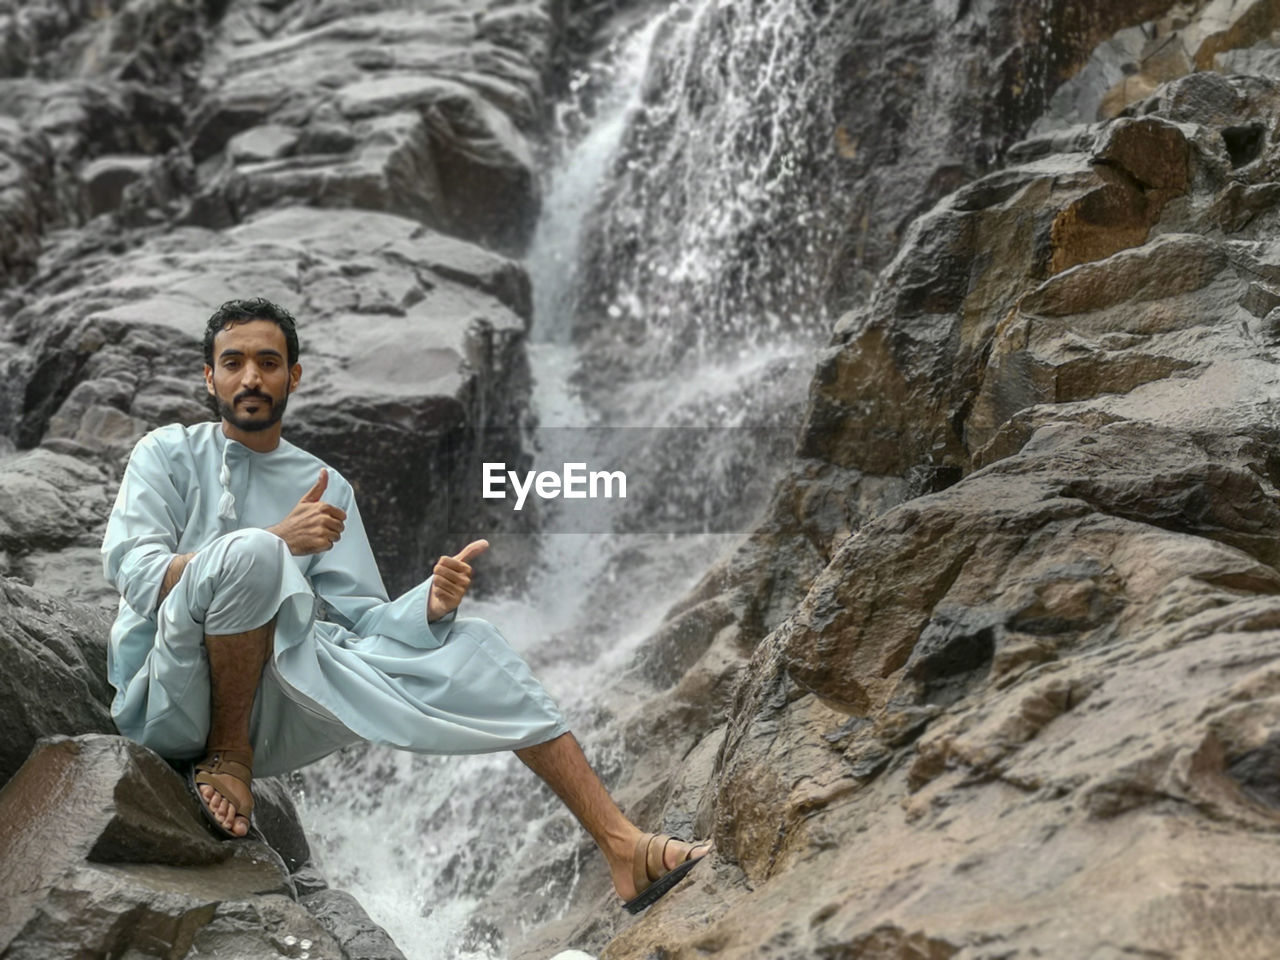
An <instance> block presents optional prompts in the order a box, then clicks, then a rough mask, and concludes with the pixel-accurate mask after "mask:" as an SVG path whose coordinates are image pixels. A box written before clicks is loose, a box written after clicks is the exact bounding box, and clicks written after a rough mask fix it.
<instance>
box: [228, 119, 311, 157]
mask: <svg viewBox="0 0 1280 960" xmlns="http://www.w3.org/2000/svg"><path fill="white" fill-rule="evenodd" d="M300 139H301V138H300V137H299V135H298V131H297V130H294V129H293V128H292V127H285V126H281V125H280V124H278V123H267V124H263V125H262V126H260V127H251V128H250V129H248V130H245V131H243V132H242V133H237V134H236V135H235V136H234V137H232V138H231V139H230V140H229V141H228V143H227V152H228V153H230V154H231V159H232V160H234V161H235V162H236V163H246V162H247V163H253V162H260V161H263V160H276V159H279V158H280V157H283V156H285V155H287V154H288V153H290V152H291V151H292V150H293V149H294V148H295V147H297V145H298V141H299V140H300Z"/></svg>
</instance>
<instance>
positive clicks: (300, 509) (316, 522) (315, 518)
mask: <svg viewBox="0 0 1280 960" xmlns="http://www.w3.org/2000/svg"><path fill="white" fill-rule="evenodd" d="M328 485H329V471H328V470H321V471H320V479H319V480H317V481H316V483H315V486H313V487H312V488H311V489H310V490H308V491H307V492H306V493H304V494H303V495H302V499H301V500H299V501H298V505H297V506H296V507H294V508H293V509H292V510H291V511H289V515H288V516H287V517H285V518H284V519H283V520H281V521H280V522H279V523H277V524H276V525H275V526H273V527H267V530H268V531H270V532H271V533H274V534H275V535H276V536H277V537H279V538H280V539H281V540H283V541H284V542H285V543H287V544H288V545H289V552H290V553H291V554H293V555H294V556H295V557H301V556H305V555H306V554H309V553H323V552H324V551H326V550H329V549H331V548H332V547H333V545H334V543H336V542H337V540H338V538H339V537H341V536H342V531H343V529H344V528H345V526H346V525H345V524H344V523H343V521H344V520H346V519H347V512H346V511H345V510H342V509H341V508H339V507H335V506H334V505H333V504H331V503H321V501H320V498H321V497H322V496H323V495H324V490H325V487H327V486H328Z"/></svg>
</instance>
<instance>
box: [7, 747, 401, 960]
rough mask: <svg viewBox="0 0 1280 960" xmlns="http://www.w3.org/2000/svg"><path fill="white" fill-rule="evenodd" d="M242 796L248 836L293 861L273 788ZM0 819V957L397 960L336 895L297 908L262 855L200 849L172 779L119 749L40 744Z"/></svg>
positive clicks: (160, 767) (292, 827) (289, 885)
mask: <svg viewBox="0 0 1280 960" xmlns="http://www.w3.org/2000/svg"><path fill="white" fill-rule="evenodd" d="M254 791H255V793H256V794H257V796H258V799H259V806H258V808H257V810H256V812H255V826H256V827H258V828H259V829H261V830H262V832H263V833H264V834H266V835H267V838H268V840H269V841H270V842H272V843H275V842H278V841H279V840H281V839H283V840H284V841H285V842H284V844H283V848H284V849H285V850H286V851H289V850H290V849H291V850H292V853H293V854H295V855H302V854H303V853H304V852H305V848H306V842H305V839H302V837H301V828H300V827H299V826H298V824H297V822H296V815H295V813H294V811H293V807H292V804H291V802H289V800H288V795H287V791H285V789H284V787H283V785H282V784H280V783H279V782H278V781H273V780H270V779H268V780H259V781H255V784H254ZM0 817H2V818H3V825H0V891H2V892H3V897H2V898H0V950H3V951H4V952H5V955H6V956H11V957H15V958H23V960H26V958H30V960H35V958H38V957H47V956H62V955H70V954H71V953H74V952H76V951H77V950H79V951H84V950H89V951H93V952H94V953H95V954H101V955H108V954H110V955H112V956H135V955H137V956H140V955H142V954H144V953H145V954H146V955H147V956H151V955H153V954H154V953H155V951H156V950H157V949H162V950H164V951H165V952H166V955H172V956H186V955H187V954H188V951H190V952H191V953H192V954H195V953H206V954H209V955H215V956H237V957H263V958H269V957H277V956H282V955H283V956H301V955H304V954H305V955H308V956H311V957H316V958H322V960H324V958H327V960H354V958H357V957H360V958H364V957H370V958H372V957H400V956H402V955H401V954H400V953H399V951H398V950H397V949H396V948H395V945H394V944H393V943H392V942H391V940H390V938H389V937H388V936H387V935H386V934H385V933H384V932H383V931H382V930H381V929H380V928H378V927H377V926H375V925H374V924H373V923H372V922H371V921H370V920H369V919H368V917H366V916H365V915H364V913H363V911H362V910H360V908H359V906H358V905H356V904H355V903H354V901H352V900H351V898H350V897H349V895H346V894H343V893H341V892H339V891H324V892H322V893H316V892H313V890H312V889H311V888H314V887H315V886H316V884H317V883H318V881H316V880H314V879H313V880H312V881H311V888H307V889H308V890H309V892H308V893H307V895H306V896H305V897H304V901H305V902H304V903H299V902H297V899H296V895H295V892H294V887H293V882H292V881H291V879H290V878H289V875H288V872H287V869H286V867H285V864H284V863H283V862H282V861H281V859H280V856H279V855H278V854H277V853H276V851H275V850H273V849H272V848H271V847H269V846H267V844H265V843H262V842H260V841H258V840H256V839H253V840H249V839H246V840H242V841H236V842H225V841H222V840H218V839H214V837H213V836H212V835H211V833H210V832H209V830H208V829H207V828H206V825H205V822H204V819H203V817H202V816H201V814H200V813H199V811H198V809H197V807H196V801H195V799H194V798H193V797H192V796H191V794H190V792H189V791H188V789H187V786H186V784H185V783H183V782H182V779H181V777H179V776H178V774H176V773H175V772H174V771H173V770H172V768H170V767H169V765H168V764H166V763H165V762H164V761H162V760H161V759H160V758H159V757H157V756H156V755H155V754H154V753H152V752H151V751H149V750H147V749H145V748H144V747H141V746H139V745H137V744H135V743H133V742H131V741H129V740H125V739H123V738H121V737H114V736H110V737H104V736H82V737H75V738H66V737H55V738H51V739H46V740H42V741H41V742H40V744H39V745H38V746H37V748H36V750H35V751H34V752H33V753H32V755H31V757H30V759H29V760H28V761H27V763H26V764H24V765H23V767H22V769H21V770H20V771H19V772H18V774H17V775H16V776H15V777H14V778H13V779H12V780H11V781H10V782H9V783H8V784H7V785H6V786H5V787H4V789H3V790H0ZM290 820H292V822H287V821H290ZM288 855H289V853H288V852H286V856H288ZM330 929H332V930H334V931H336V933H337V934H338V935H339V936H341V937H342V938H343V940H342V943H339V941H338V940H337V939H335V936H334V935H332V934H331V933H330V932H329V930H330Z"/></svg>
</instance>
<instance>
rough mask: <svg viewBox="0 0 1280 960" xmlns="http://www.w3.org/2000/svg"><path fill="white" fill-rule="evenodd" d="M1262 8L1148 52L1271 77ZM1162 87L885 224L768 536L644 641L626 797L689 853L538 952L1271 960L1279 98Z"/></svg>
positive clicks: (1216, 84)
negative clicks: (644, 894)
mask: <svg viewBox="0 0 1280 960" xmlns="http://www.w3.org/2000/svg"><path fill="white" fill-rule="evenodd" d="M1264 6H1268V5H1250V4H1234V5H1232V4H1204V5H1198V6H1196V7H1195V9H1191V8H1190V7H1188V11H1187V16H1186V17H1185V18H1183V19H1182V20H1180V21H1179V23H1180V26H1177V27H1176V28H1175V27H1173V26H1170V25H1168V24H1166V26H1167V27H1168V28H1169V29H1170V30H1175V32H1176V31H1181V33H1179V34H1178V35H1179V36H1180V37H1184V38H1185V43H1186V44H1189V45H1193V44H1194V43H1200V44H1201V45H1202V46H1201V47H1197V48H1196V49H1201V48H1202V47H1203V44H1204V43H1208V42H1209V41H1207V40H1203V38H1202V39H1201V40H1195V37H1197V36H1200V35H1201V34H1205V33H1206V31H1207V32H1208V35H1216V34H1214V33H1213V30H1210V27H1211V26H1212V25H1213V24H1218V25H1219V26H1221V25H1223V24H1225V25H1226V26H1225V27H1223V28H1222V29H1223V31H1225V34H1224V35H1226V36H1227V37H1228V40H1220V41H1213V42H1214V43H1216V42H1230V43H1232V44H1237V45H1239V46H1240V47H1241V48H1248V49H1249V50H1250V51H1251V53H1250V57H1252V58H1253V59H1250V60H1248V61H1245V60H1244V59H1243V58H1239V57H1232V58H1229V61H1228V62H1230V63H1232V64H1241V63H1244V62H1249V63H1253V62H1255V61H1256V62H1259V63H1265V62H1269V61H1267V60H1266V58H1265V57H1263V56H1262V55H1261V53H1260V51H1261V50H1262V49H1264V48H1265V47H1266V41H1265V35H1266V31H1264V32H1263V34H1262V35H1254V36H1252V37H1249V36H1244V35H1243V34H1242V33H1241V32H1239V31H1235V28H1234V27H1231V24H1235V23H1238V22H1243V19H1247V17H1249V16H1261V15H1262V14H1261V13H1259V10H1261V9H1262V8H1263V7H1264ZM1228 8H1230V9H1228ZM1224 11H1225V12H1224ZM1250 11H1252V12H1250ZM1264 12H1265V11H1264ZM1228 14H1229V15H1228ZM1197 18H1199V19H1197ZM1214 18H1216V19H1214ZM1242 18H1243V19H1242ZM1162 29H1163V28H1162ZM1216 29H1218V28H1217V27H1214V30H1216ZM1268 29H1269V28H1268ZM1120 39H1121V41H1124V38H1123V37H1121V38H1120ZM1113 42H1120V41H1114V39H1113V40H1112V41H1108V43H1113ZM1125 42H1127V41H1125ZM1179 42H1180V43H1181V42H1183V41H1182V40H1180V41H1179ZM1255 43H1256V44H1257V45H1256V46H1255ZM1104 47H1105V44H1104ZM1104 52H1105V51H1104ZM1099 55H1101V54H1099ZM1217 56H1220V57H1221V56H1222V55H1221V54H1217ZM1202 59H1203V58H1202ZM1219 62H1221V61H1219ZM1187 72H1188V71H1186V70H1183V71H1181V72H1180V73H1174V74H1173V75H1172V78H1171V82H1168V83H1165V84H1163V85H1160V84H1156V85H1154V86H1152V87H1151V88H1150V89H1148V90H1146V91H1145V92H1144V93H1143V95H1142V96H1141V97H1132V98H1130V99H1128V100H1126V101H1125V102H1124V104H1121V107H1119V108H1117V109H1116V110H1115V111H1114V112H1113V113H1112V114H1109V115H1107V116H1114V119H1103V121H1102V122H1094V121H1095V119H1096V118H1095V117H1092V116H1090V117H1089V118H1088V121H1089V122H1088V123H1087V124H1082V125H1078V126H1076V127H1074V128H1071V129H1069V130H1067V129H1062V128H1061V127H1060V126H1055V123H1056V122H1055V123H1049V122H1046V125H1045V128H1044V129H1041V130H1037V131H1036V132H1035V133H1034V134H1033V136H1032V137H1031V138H1030V139H1028V140H1027V141H1025V142H1023V143H1021V144H1018V145H1016V146H1014V147H1013V148H1012V149H1011V150H1010V151H1009V156H1010V158H1011V161H1012V162H1010V163H1009V164H1008V165H1006V166H1005V167H1004V168H1003V169H1001V170H998V171H996V172H994V173H991V174H989V175H987V176H985V177H982V178H980V179H977V180H975V181H974V182H972V183H969V184H967V185H965V186H963V187H961V188H960V189H959V190H957V191H955V192H954V193H952V194H950V195H949V196H947V197H945V198H944V199H942V200H941V201H940V202H939V203H937V204H936V205H935V206H934V207H933V208H932V209H930V210H929V211H927V212H926V213H924V214H923V215H922V216H921V217H919V218H918V219H916V220H915V221H914V222H913V223H912V224H911V225H910V226H909V228H907V229H906V231H905V235H904V239H903V242H902V246H901V249H900V250H899V251H898V252H897V254H896V256H894V258H893V260H892V261H891V262H890V263H889V264H888V265H887V266H886V268H885V269H884V271H883V272H882V274H881V275H880V277H879V280H878V281H877V284H876V287H875V289H874V291H873V292H872V295H871V297H870V298H869V301H868V303H867V304H866V305H865V306H863V307H860V308H859V309H857V310H856V311H854V312H851V313H849V314H847V315H846V316H844V317H843V318H842V319H841V320H840V321H839V323H838V325H837V327H836V331H835V335H834V337H833V340H832V342H831V344H830V346H829V347H828V348H827V350H826V351H825V352H824V354H823V356H822V357H821V359H820V362H819V365H818V369H817V373H816V376H815V379H814V382H813V384H812V387H811V391H810V399H809V407H808V411H807V415H806V424H805V427H804V429H803V430H802V433H801V437H800V442H799V445H798V452H797V460H796V463H795V464H794V466H793V469H792V472H791V475H790V477H789V478H788V479H787V480H785V481H784V482H783V484H782V485H781V486H780V488H779V490H778V491H777V493H776V495H775V499H774V503H773V505H772V507H771V510H770V514H769V516H768V518H767V520H766V523H765V524H764V525H763V526H762V527H761V529H760V530H759V531H758V532H757V533H756V534H755V535H754V536H753V537H751V538H749V539H748V540H747V541H746V543H744V545H743V546H742V548H741V549H740V550H739V551H738V552H737V553H736V554H735V555H734V556H732V557H730V558H729V559H727V560H726V561H724V562H723V563H722V564H721V565H720V566H719V567H718V568H717V569H716V570H714V571H713V572H712V573H711V574H710V575H709V576H708V577H707V578H706V579H705V580H704V581H703V583H702V584H701V585H700V586H699V587H698V589H697V590H696V591H695V592H694V593H693V594H692V595H691V596H690V597H688V598H686V599H685V600H683V601H681V602H680V603H679V604H677V606H676V608H675V609H674V610H673V612H672V614H671V615H670V616H669V619H668V622H667V625H666V626H665V627H664V629H663V631H662V632H660V633H659V634H658V635H657V636H656V637H655V638H654V639H653V641H652V649H650V650H647V651H645V652H643V653H642V654H641V659H642V660H644V661H645V662H647V663H650V664H652V665H653V666H655V667H656V668H658V669H657V670H656V671H654V672H651V673H650V674H649V680H650V682H653V683H654V684H655V685H657V686H661V684H662V683H663V682H664V681H663V679H660V677H665V683H666V684H667V686H666V688H665V690H664V692H663V693H662V694H661V696H660V697H659V699H658V700H656V701H650V702H648V703H646V704H644V706H643V707H641V708H640V709H637V710H636V712H635V728H636V732H637V743H636V749H637V750H639V759H638V760H637V761H636V762H635V765H634V767H633V771H632V773H631V777H630V779H629V781H628V786H627V787H625V788H624V790H623V793H624V796H627V797H628V798H629V801H630V803H631V807H629V809H635V810H638V811H643V815H645V816H649V817H660V818H665V822H666V823H667V824H668V825H670V826H676V827H680V828H686V827H687V828H689V829H691V830H692V831H693V832H695V833H699V834H709V835H711V836H713V837H714V839H715V841H716V845H717V849H716V853H715V858H714V860H713V861H712V862H711V863H710V864H708V865H706V866H703V867H699V868H698V869H697V870H695V871H694V872H693V873H692V874H691V875H690V879H689V880H687V881H685V883H684V884H683V886H682V887H681V888H680V889H679V890H678V891H677V892H676V893H674V894H672V895H670V896H669V897H668V898H666V899H665V900H664V901H663V902H662V903H660V904H659V905H657V906H656V907H654V908H653V909H651V910H650V911H649V912H648V913H647V914H646V915H645V916H644V918H643V919H641V920H640V921H639V922H636V923H634V924H632V925H629V926H624V925H621V924H616V923H612V922H609V921H607V920H601V919H600V917H599V911H601V910H605V909H607V900H606V898H600V899H598V900H593V901H591V902H590V903H586V902H584V903H583V904H582V905H581V907H580V908H579V910H580V912H578V913H576V915H575V913H573V912H571V913H570V914H569V915H568V916H567V917H566V918H565V919H564V920H562V921H561V922H560V924H559V925H558V927H556V928H555V929H554V931H548V936H549V937H551V936H558V937H559V938H560V940H559V941H558V942H575V943H593V944H595V945H597V946H598V947H599V948H600V949H601V951H602V953H601V955H602V956H603V957H609V958H621V957H647V956H652V955H654V952H655V949H656V950H658V951H659V952H661V953H662V955H664V956H690V957H692V956H703V955H715V956H748V955H759V954H760V953H762V952H763V953H767V954H768V955H769V956H776V957H809V956H833V957H835V956H839V957H846V956H847V957H855V956H874V957H905V956H913V957H914V956H928V957H940V958H941V957H974V958H977V957H991V956H1002V957H1023V956H1027V957H1029V956H1091V957H1120V956H1128V955H1136V954H1145V955H1151V956H1168V957H1175V956H1176V957H1192V956H1233V957H1258V958H1262V957H1267V956H1269V955H1270V952H1271V951H1272V946H1271V943H1272V942H1273V940H1274V938H1275V936H1276V935H1277V933H1280V927H1278V926H1277V921H1276V917H1277V916H1278V914H1277V905H1278V904H1277V900H1276V894H1275V891H1276V889H1277V888H1276V884H1277V879H1278V877H1277V873H1276V870H1275V867H1274V864H1273V862H1272V861H1273V858H1274V853H1275V846H1276V837H1277V827H1278V826H1280V813H1278V812H1277V810H1276V807H1275V797H1276V793H1275V778H1274V777H1273V776H1272V775H1271V774H1270V773H1269V772H1267V767H1266V764H1267V763H1268V762H1271V760H1272V759H1273V758H1274V755H1275V739H1276V738H1275V724H1276V721H1277V718H1280V714H1278V713H1277V705H1276V704H1277V700H1276V698H1277V693H1278V692H1280V686H1277V677H1278V676H1280V674H1278V673H1277V663H1280V632H1278V631H1277V628H1278V627H1280V608H1278V607H1277V602H1278V600H1277V598H1278V597H1280V575H1278V574H1277V559H1278V555H1277V548H1276V542H1277V541H1276V530H1277V519H1280V517H1278V516H1277V511H1278V510H1280V506H1278V503H1280V489H1278V487H1277V481H1278V480H1280V474H1278V473H1277V469H1276V467H1277V462H1278V461H1277V451H1280V446H1278V445H1277V444H1278V441H1280V434H1277V432H1276V430H1277V428H1276V421H1275V416H1274V414H1275V410H1276V408H1277V403H1278V402H1280V377H1278V376H1277V373H1276V371H1277V369H1280V368H1278V367H1277V364H1276V361H1277V359H1278V358H1277V356H1276V353H1275V347H1276V341H1275V334H1274V331H1273V330H1272V326H1273V325H1274V324H1275V322H1276V307H1277V300H1276V299H1275V295H1276V291H1277V289H1280V288H1277V286H1276V282H1275V281H1276V247H1275V244H1274V242H1273V237H1274V224H1275V217H1276V216H1277V210H1278V209H1280V207H1277V200H1278V199H1280V194H1278V193H1277V191H1276V189H1275V186H1274V179H1275V169H1276V168H1275V164H1276V162H1277V157H1278V156H1280V153H1278V152H1277V151H1280V144H1278V143H1277V142H1276V140H1275V137H1274V131H1273V130H1272V127H1271V125H1270V124H1269V123H1268V122H1267V121H1265V120H1263V119H1261V118H1262V117H1264V116H1266V115H1268V114H1269V113H1270V111H1272V110H1273V109H1274V107H1273V106H1272V104H1273V103H1274V98H1275V96H1276V94H1277V90H1278V89H1280V88H1277V82H1278V81H1277V80H1276V79H1275V78H1272V77H1270V76H1266V75H1265V71H1263V72H1260V73H1258V74H1255V75H1252V76H1229V75H1224V74H1223V73H1216V72H1212V71H1205V72H1199V73H1191V74H1190V75H1188V76H1182V74H1183V73H1187ZM1116 114H1118V115H1116ZM1242 131H1253V132H1252V133H1250V134H1249V135H1248V136H1246V135H1245V134H1244V133H1242ZM779 557H782V558H785V559H783V560H781V561H779V559H778V558H779ZM682 626H684V627H689V626H693V629H692V630H691V631H689V632H687V633H686V632H685V631H683V630H682V629H681V628H682ZM690 634H692V635H694V636H696V640H689V636H690ZM686 642H690V643H693V644H694V646H695V649H693V650H690V649H689V648H688V647H686V646H685V643H686ZM690 659H692V663H690ZM662 664H670V665H671V669H670V670H669V671H668V672H665V673H664V672H663V671H662V669H661V666H662ZM726 689H732V690H733V694H732V699H731V701H730V706H729V708H728V710H718V709H715V708H713V707H712V706H711V704H713V703H715V702H716V700H717V697H718V696H722V695H723V693H722V691H725V690H726ZM654 729H658V730H663V731H665V732H664V733H661V734H658V735H656V736H654V740H655V742H654V743H653V744H652V746H649V745H644V746H640V745H639V735H640V732H641V731H642V730H643V731H644V732H645V733H646V734H647V735H651V736H653V734H650V733H649V731H651V730H654ZM673 754H674V755H678V756H681V757H682V758H684V759H683V763H682V765H681V768H680V770H679V772H678V773H672V772H670V767H669V765H668V764H669V758H670V756H671V755H673ZM664 768H665V769H666V770H668V773H666V774H663V773H662V772H661V771H662V770H663V769H664ZM628 791H629V792H628ZM588 912H590V914H591V917H590V919H588V917H587V914H588ZM546 942H550V941H543V942H542V943H546ZM541 945H542V944H539V943H535V944H534V945H533V946H532V947H531V948H530V949H528V950H527V951H526V952H525V953H524V954H522V955H523V956H530V957H532V956H535V955H537V950H538V948H539V946H541Z"/></svg>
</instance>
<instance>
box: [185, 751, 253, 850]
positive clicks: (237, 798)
mask: <svg viewBox="0 0 1280 960" xmlns="http://www.w3.org/2000/svg"><path fill="white" fill-rule="evenodd" d="M252 778H253V751H252V750H248V749H245V750H213V751H210V753H209V755H208V756H206V757H205V758H204V759H203V760H201V761H200V762H199V763H197V764H195V765H194V766H193V767H192V768H191V773H190V775H189V781H190V783H191V785H192V787H193V788H194V789H195V791H196V793H197V795H198V796H199V798H200V801H201V802H200V807H201V809H202V810H203V811H204V815H205V817H206V818H208V820H209V822H210V823H212V824H213V825H214V826H215V827H217V828H218V829H219V830H220V831H221V832H222V833H223V834H225V835H226V836H228V837H243V836H245V835H246V834H247V833H248V832H249V818H250V817H251V816H252V815H253V793H252V791H251V790H250V789H249V783H250V781H251V780H252Z"/></svg>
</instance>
